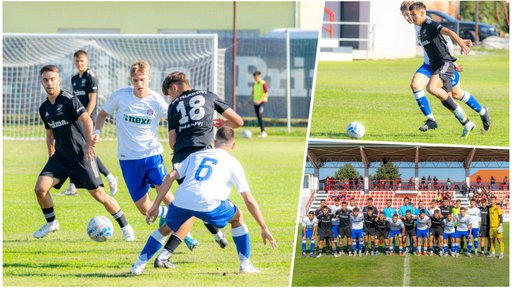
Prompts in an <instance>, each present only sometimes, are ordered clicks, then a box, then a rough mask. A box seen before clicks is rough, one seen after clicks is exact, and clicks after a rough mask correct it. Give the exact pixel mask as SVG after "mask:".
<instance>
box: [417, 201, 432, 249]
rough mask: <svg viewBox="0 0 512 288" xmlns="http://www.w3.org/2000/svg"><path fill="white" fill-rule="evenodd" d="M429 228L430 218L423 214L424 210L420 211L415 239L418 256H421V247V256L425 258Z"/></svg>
mask: <svg viewBox="0 0 512 288" xmlns="http://www.w3.org/2000/svg"><path fill="white" fill-rule="evenodd" d="M429 228H430V217H428V216H427V215H426V213H425V209H421V210H420V216H419V217H418V219H417V224H416V237H417V239H418V254H417V255H418V256H420V255H421V250H422V247H423V255H425V256H427V255H428V254H427V247H428V229H429Z"/></svg>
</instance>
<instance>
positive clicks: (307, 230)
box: [302, 211, 318, 258]
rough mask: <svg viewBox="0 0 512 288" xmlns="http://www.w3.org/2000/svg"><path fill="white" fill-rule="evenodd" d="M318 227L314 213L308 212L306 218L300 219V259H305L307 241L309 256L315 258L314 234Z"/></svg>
mask: <svg viewBox="0 0 512 288" xmlns="http://www.w3.org/2000/svg"><path fill="white" fill-rule="evenodd" d="M317 227H318V220H317V219H316V218H315V212H313V211H309V213H308V217H304V219H302V258H305V257H306V244H307V240H308V239H309V242H310V245H311V246H310V249H309V256H311V257H315V234H316V228H317Z"/></svg>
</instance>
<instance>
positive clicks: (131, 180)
mask: <svg viewBox="0 0 512 288" xmlns="http://www.w3.org/2000/svg"><path fill="white" fill-rule="evenodd" d="M119 164H120V165H121V171H122V172H123V178H124V182H125V183H126V187H128V192H130V196H131V197H132V200H133V202H137V201H139V200H140V199H141V198H142V197H144V195H146V194H147V193H148V190H149V187H151V185H154V186H160V185H162V183H163V182H164V179H165V176H167V169H165V165H164V159H163V158H162V155H154V156H151V157H148V158H143V159H137V160H120V161H119Z"/></svg>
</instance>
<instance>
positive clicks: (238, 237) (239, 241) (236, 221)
mask: <svg viewBox="0 0 512 288" xmlns="http://www.w3.org/2000/svg"><path fill="white" fill-rule="evenodd" d="M231 205H233V204H231ZM233 207H234V215H233V216H232V217H231V220H230V221H229V223H230V224H231V235H232V238H233V243H235V246H236V250H237V252H238V259H239V260H240V269H239V271H240V272H241V273H257V272H260V271H259V270H258V269H256V268H254V266H253V265H252V263H251V261H250V260H249V257H250V256H251V243H250V241H249V230H248V229H247V225H246V224H245V220H244V217H243V214H242V211H240V209H237V208H236V207H235V206H234V205H233ZM203 220H205V219H203ZM208 222H210V221H208ZM212 225H213V224H212ZM214 226H215V225H214Z"/></svg>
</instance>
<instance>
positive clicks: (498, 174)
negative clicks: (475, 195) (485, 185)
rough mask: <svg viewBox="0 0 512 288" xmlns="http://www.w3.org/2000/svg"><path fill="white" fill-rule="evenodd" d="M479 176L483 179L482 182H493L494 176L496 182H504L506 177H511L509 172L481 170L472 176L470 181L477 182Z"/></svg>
mask: <svg viewBox="0 0 512 288" xmlns="http://www.w3.org/2000/svg"><path fill="white" fill-rule="evenodd" d="M478 176H480V177H482V182H489V181H491V176H494V179H495V180H496V182H502V181H503V178H505V176H509V170H508V169H506V170H485V169H484V170H479V171H477V172H475V173H474V174H473V175H471V177H470V181H471V182H476V178H477V177H478Z"/></svg>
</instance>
